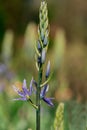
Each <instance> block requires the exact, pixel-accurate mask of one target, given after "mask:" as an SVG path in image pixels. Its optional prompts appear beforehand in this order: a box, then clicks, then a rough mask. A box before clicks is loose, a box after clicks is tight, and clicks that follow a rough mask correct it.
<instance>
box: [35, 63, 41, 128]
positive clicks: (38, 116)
mask: <svg viewBox="0 0 87 130" xmlns="http://www.w3.org/2000/svg"><path fill="white" fill-rule="evenodd" d="M41 82H42V64H40V67H39V72H38V85H37V93H36V105H37V106H38V109H37V110H36V130H40V91H41V87H40V85H41Z"/></svg>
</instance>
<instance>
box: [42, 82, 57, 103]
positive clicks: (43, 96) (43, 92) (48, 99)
mask: <svg viewBox="0 0 87 130" xmlns="http://www.w3.org/2000/svg"><path fill="white" fill-rule="evenodd" d="M48 89H49V86H48V85H47V84H46V85H45V86H44V87H43V88H42V90H41V93H40V97H41V99H42V100H43V101H44V102H46V103H47V104H48V105H49V106H54V105H53V103H52V101H51V100H52V99H54V98H47V97H45V95H46V92H47V91H48Z"/></svg>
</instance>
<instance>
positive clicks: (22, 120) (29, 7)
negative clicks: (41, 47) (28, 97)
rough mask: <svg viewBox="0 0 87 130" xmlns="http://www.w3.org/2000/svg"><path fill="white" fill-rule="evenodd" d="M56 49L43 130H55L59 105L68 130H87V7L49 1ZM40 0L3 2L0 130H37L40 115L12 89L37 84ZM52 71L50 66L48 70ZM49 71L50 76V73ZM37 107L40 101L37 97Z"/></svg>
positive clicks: (81, 1) (82, 0)
mask: <svg viewBox="0 0 87 130" xmlns="http://www.w3.org/2000/svg"><path fill="white" fill-rule="evenodd" d="M47 2H48V10H49V23H50V38H49V40H50V44H49V49H48V55H47V59H46V63H47V60H49V59H50V61H51V71H52V72H53V76H52V79H51V81H50V88H49V92H48V93H47V96H49V97H55V100H54V101H53V102H54V107H53V108H50V107H49V106H47V105H46V104H45V103H43V102H42V107H41V130H54V127H53V124H54V118H55V112H56V108H57V106H58V104H59V102H64V103H65V114H64V120H65V123H64V124H65V125H64V128H65V130H87V1H86V0H48V1H47ZM39 7H40V0H37V1H36V0H0V130H30V129H32V130H35V110H34V108H32V106H30V104H28V103H26V102H21V101H17V102H13V101H12V99H13V98H15V97H17V94H16V93H15V92H14V91H13V88H12V85H13V84H16V85H18V87H19V86H20V84H21V83H22V81H23V79H24V78H25V79H26V80H27V85H28V86H29V83H30V80H31V78H32V76H33V77H34V78H35V79H36V80H37V73H38V72H37V70H36V66H35V56H34V55H35V50H34V44H35V41H36V40H37V38H38V35H37V28H38V23H39ZM45 67H46V65H45ZM45 67H44V72H45ZM33 99H34V101H35V95H33Z"/></svg>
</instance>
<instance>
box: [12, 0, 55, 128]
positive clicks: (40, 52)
mask: <svg viewBox="0 0 87 130" xmlns="http://www.w3.org/2000/svg"><path fill="white" fill-rule="evenodd" d="M39 20H40V22H39V27H38V41H37V42H36V44H35V51H36V53H35V59H36V68H37V70H38V81H37V82H36V81H35V80H34V79H33V78H32V80H31V82H30V87H29V89H28V88H27V84H26V80H25V79H24V81H23V84H22V87H21V89H19V88H17V86H15V85H14V86H13V89H14V90H15V91H16V92H17V93H18V95H19V96H20V98H16V99H14V100H21V101H27V102H29V103H30V104H31V105H32V106H33V107H34V108H35V109H36V130H40V109H41V100H42V101H44V102H45V103H47V104H48V105H49V106H54V105H53V103H52V100H53V99H54V98H49V97H46V93H47V91H48V89H49V85H48V82H49V80H50V79H51V76H52V73H51V74H50V61H48V64H47V68H46V73H45V81H44V82H43V83H42V78H43V77H42V76H43V65H44V64H45V61H46V53H47V49H48V44H49V39H48V37H49V29H48V28H49V24H48V10H47V3H46V1H45V0H42V2H41V5H40V12H39ZM33 85H34V86H35V87H36V89H35V91H34V89H33ZM33 91H34V94H36V104H34V103H33V101H32V100H31V95H32V93H33Z"/></svg>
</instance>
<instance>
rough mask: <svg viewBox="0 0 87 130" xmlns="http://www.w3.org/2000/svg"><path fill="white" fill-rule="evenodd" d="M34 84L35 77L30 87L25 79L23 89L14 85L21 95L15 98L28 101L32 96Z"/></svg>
mask: <svg viewBox="0 0 87 130" xmlns="http://www.w3.org/2000/svg"><path fill="white" fill-rule="evenodd" d="M32 85H33V78H32V80H31V82H30V89H28V88H27V85H26V80H25V79H24V81H23V84H22V88H21V89H19V88H17V87H16V86H15V85H13V89H14V91H15V92H17V93H18V95H19V96H20V98H16V99H13V100H22V101H28V100H29V99H30V96H31V94H32V91H33V87H32Z"/></svg>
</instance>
